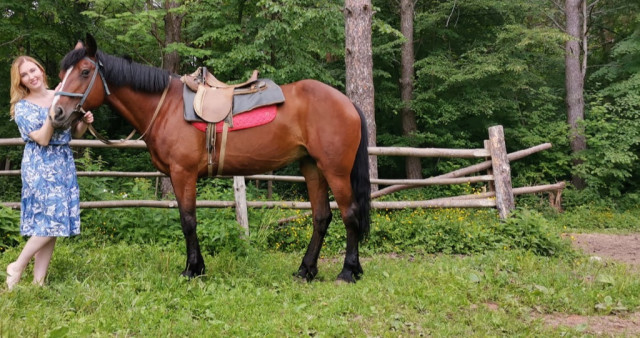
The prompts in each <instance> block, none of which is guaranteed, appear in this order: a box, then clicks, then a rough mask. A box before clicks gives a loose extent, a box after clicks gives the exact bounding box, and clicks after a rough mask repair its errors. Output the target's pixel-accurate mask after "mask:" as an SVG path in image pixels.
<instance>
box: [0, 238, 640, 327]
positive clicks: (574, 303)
mask: <svg viewBox="0 0 640 338" xmlns="http://www.w3.org/2000/svg"><path fill="white" fill-rule="evenodd" d="M183 251H184V249H183V247H182V244H181V243H176V244H170V245H165V246H157V245H150V244H145V245H139V244H124V243H121V244H109V245H102V246H94V245H93V243H92V242H91V240H90V239H89V238H83V239H82V240H61V241H59V243H58V246H57V248H56V252H55V254H54V259H53V261H52V265H51V268H50V275H49V278H48V284H47V286H46V287H44V288H39V287H36V286H32V285H31V284H30V279H31V278H32V277H31V273H30V271H27V272H26V273H25V275H24V276H23V280H22V282H21V283H20V284H19V286H18V287H17V288H16V289H15V290H14V291H12V292H4V293H3V294H2V295H1V296H0V313H1V314H0V336H2V337H32V336H52V337H62V336H69V337H77V336H98V337H100V336H208V337H210V336H229V335H233V336H270V337H280V336H307V335H313V336H321V337H334V336H386V337H396V336H416V335H421V334H422V335H433V336H487V335H490V336H495V335H509V336H549V335H556V336H557V335H560V334H564V333H568V334H570V335H577V334H580V332H579V331H568V332H563V330H567V329H552V328H549V327H546V326H545V325H544V324H543V323H542V322H541V321H540V320H536V319H532V318H533V317H532V314H535V313H553V312H563V313H574V314H595V313H598V314H607V313H612V312H615V311H634V310H636V309H637V308H638V306H639V305H640V281H639V279H638V278H637V277H638V276H637V274H633V273H631V272H629V271H628V270H627V269H626V268H625V267H624V266H623V265H618V264H611V263H608V264H603V263H601V262H592V261H590V260H588V259H587V258H586V257H583V256H579V255H564V256H562V257H541V256H537V255H534V254H532V253H530V252H527V251H522V250H496V251H490V252H487V253H484V254H474V255H471V256H464V255H415V256H414V255H410V254H405V255H390V254H375V255H373V256H368V257H362V264H363V268H364V270H365V274H364V276H363V279H362V280H360V281H359V282H358V283H356V284H354V285H348V284H337V283H336V282H335V281H334V280H335V277H336V276H337V274H338V272H339V270H340V268H341V264H342V258H343V257H342V256H334V257H330V258H327V259H323V260H322V261H321V262H320V266H319V268H320V273H319V275H318V278H317V279H316V280H315V281H314V282H312V283H306V282H301V281H300V280H298V279H296V278H294V277H292V273H293V272H294V271H296V269H297V266H298V264H299V263H300V259H301V255H300V254H299V253H282V252H269V251H264V250H255V249H249V250H248V251H247V252H246V253H245V254H243V255H236V254H230V253H225V252H222V253H219V254H218V255H216V256H213V257H212V256H209V255H207V256H205V260H206V263H207V275H205V276H202V277H199V278H196V279H194V280H187V279H185V278H182V277H180V276H179V273H180V272H181V270H182V268H183V264H184V254H183ZM18 252H19V248H11V249H9V250H7V251H6V252H5V253H4V254H3V255H2V257H1V259H0V264H1V265H0V266H2V267H5V266H6V264H7V263H9V262H10V261H11V260H12V259H13V258H15V257H16V256H17V254H18ZM493 304H495V305H497V308H496V306H494V305H493ZM489 306H491V308H492V309H490V308H489ZM570 330H572V329H570ZM576 330H577V329H576Z"/></svg>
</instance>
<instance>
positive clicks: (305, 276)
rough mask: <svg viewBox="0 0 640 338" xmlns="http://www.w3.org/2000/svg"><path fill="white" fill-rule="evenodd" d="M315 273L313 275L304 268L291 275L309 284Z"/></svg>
mask: <svg viewBox="0 0 640 338" xmlns="http://www.w3.org/2000/svg"><path fill="white" fill-rule="evenodd" d="M317 273H318V271H317V270H316V271H315V273H314V271H309V270H307V269H306V268H304V267H300V269H298V272H296V273H294V274H293V275H294V276H295V277H297V278H300V279H304V280H306V281H307V282H311V281H312V280H313V279H314V278H315V277H316V274H317Z"/></svg>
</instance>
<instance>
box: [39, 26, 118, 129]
mask: <svg viewBox="0 0 640 338" xmlns="http://www.w3.org/2000/svg"><path fill="white" fill-rule="evenodd" d="M97 51H98V48H97V44H96V41H95V39H94V38H93V37H92V36H91V35H89V34H87V42H86V45H85V44H83V43H82V42H78V44H77V45H76V47H75V49H74V50H72V51H70V52H69V53H67V55H66V56H65V57H64V59H62V62H61V70H60V75H59V76H60V79H61V80H62V82H61V83H60V85H59V87H58V88H57V91H56V93H55V98H54V100H53V104H52V105H51V106H52V111H51V112H50V114H51V120H52V121H53V126H54V127H55V128H67V127H69V126H70V125H71V124H72V123H73V122H75V121H76V120H77V119H79V118H81V117H82V115H83V114H84V112H85V111H86V110H91V109H94V108H96V107H98V106H100V105H101V104H102V103H103V102H104V101H105V99H106V96H107V95H108V94H109V88H108V87H107V83H106V81H105V79H104V72H103V70H102V64H101V63H100V60H98V57H97Z"/></svg>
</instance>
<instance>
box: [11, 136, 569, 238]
mask: <svg viewBox="0 0 640 338" xmlns="http://www.w3.org/2000/svg"><path fill="white" fill-rule="evenodd" d="M112 142H114V144H111V145H106V144H104V143H102V142H100V141H97V140H82V139H80V140H72V141H71V143H70V145H71V146H72V147H94V148H99V147H116V148H146V145H145V143H144V141H126V142H119V141H112ZM16 145H24V142H23V141H22V139H20V138H12V139H0V146H16ZM549 148H551V144H550V143H543V144H540V145H538V146H535V147H531V148H528V149H524V150H520V151H517V152H514V153H510V154H507V152H506V146H505V142H504V132H503V128H502V126H493V127H490V128H489V139H488V140H486V141H485V142H484V147H483V148H478V149H445V148H406V147H369V154H370V155H372V156H414V157H448V158H480V159H485V161H483V162H480V163H477V164H474V165H471V166H468V167H465V168H461V169H457V170H454V171H452V172H449V173H446V174H443V175H439V176H435V177H430V178H426V179H419V180H403V179H372V180H371V183H372V184H377V185H384V186H386V187H385V188H383V189H380V190H378V191H375V192H373V193H372V195H371V197H372V199H375V198H378V197H381V196H384V195H387V194H391V193H394V192H397V191H400V190H404V189H409V188H415V187H422V186H427V185H449V184H463V183H475V182H486V184H487V186H488V191H487V192H484V193H480V194H472V195H463V196H455V197H446V198H438V199H432V200H428V201H393V202H383V201H375V200H374V201H372V203H371V207H372V208H377V209H404V208H482V207H490V208H497V209H498V213H499V215H500V217H501V218H502V219H504V218H506V217H507V216H508V214H509V212H510V211H512V210H513V208H514V205H515V203H514V196H515V195H521V194H531V193H541V192H548V193H549V200H550V202H551V204H552V206H554V207H556V208H560V202H561V196H562V190H563V189H564V187H565V183H564V182H558V183H555V184H548V185H538V186H529V187H520V188H513V187H512V185H511V167H510V165H509V163H510V162H512V161H515V160H518V159H521V158H523V157H525V156H528V155H531V154H533V153H536V152H539V151H542V150H546V149H549ZM479 172H486V174H483V175H478V173H479ZM472 174H473V175H475V176H468V175H472ZM6 175H20V171H19V170H4V171H2V170H0V176H6ZM78 176H110V177H163V176H165V175H164V174H162V173H160V172H95V171H79V172H78ZM245 178H246V179H252V180H264V181H285V182H304V178H303V177H301V176H277V175H252V176H246V177H238V176H236V177H234V178H233V179H234V193H235V201H205V200H199V201H197V202H196V205H197V206H198V207H208V208H229V207H234V208H236V215H237V219H238V222H239V223H240V224H241V225H242V226H243V228H244V229H245V232H248V218H247V212H246V209H247V207H259V208H276V207H278V208H290V209H310V208H311V204H310V203H309V202H296V201H247V200H246V192H245ZM0 204H3V205H5V206H7V207H10V208H14V209H19V208H20V203H19V202H0ZM177 206H178V205H177V202H176V201H175V200H118V201H85V202H81V203H80V207H81V208H127V207H148V208H177ZM331 208H337V205H336V203H335V202H332V203H331ZM283 221H286V220H283Z"/></svg>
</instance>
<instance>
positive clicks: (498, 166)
mask: <svg viewBox="0 0 640 338" xmlns="http://www.w3.org/2000/svg"><path fill="white" fill-rule="evenodd" d="M489 144H490V147H489V151H490V152H491V165H492V167H493V175H494V177H495V189H496V207H497V208H498V213H499V214H500V218H501V219H503V220H504V219H506V218H507V216H509V213H510V212H511V211H512V210H513V209H515V203H514V200H513V189H512V187H511V167H510V166H509V159H508V158H507V146H506V145H505V143H504V130H503V129H502V126H500V125H498V126H493V127H490V128H489Z"/></svg>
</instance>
